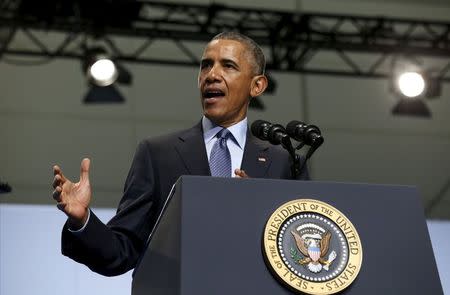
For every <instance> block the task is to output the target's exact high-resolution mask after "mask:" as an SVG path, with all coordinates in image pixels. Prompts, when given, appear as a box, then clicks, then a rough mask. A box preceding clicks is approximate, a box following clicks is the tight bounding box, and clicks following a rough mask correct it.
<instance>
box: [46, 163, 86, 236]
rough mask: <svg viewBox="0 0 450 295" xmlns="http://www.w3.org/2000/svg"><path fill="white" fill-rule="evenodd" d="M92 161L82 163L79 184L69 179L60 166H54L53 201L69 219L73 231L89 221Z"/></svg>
mask: <svg viewBox="0 0 450 295" xmlns="http://www.w3.org/2000/svg"><path fill="white" fill-rule="evenodd" d="M89 166H90V160H89V159H87V158H85V159H83V161H81V173H80V180H79V181H78V182H77V183H73V182H71V181H70V180H69V179H67V178H66V177H65V176H64V175H63V173H62V171H61V168H59V166H57V165H55V166H53V174H54V175H55V177H54V178H53V188H54V189H55V190H54V191H53V199H54V200H55V201H56V202H57V205H56V206H57V207H58V209H60V210H61V211H63V212H64V213H66V215H67V216H68V217H69V227H70V228H71V229H79V228H81V227H82V226H83V225H84V224H85V223H86V220H87V217H88V210H89V203H90V202H91V195H92V192H91V185H90V183H89Z"/></svg>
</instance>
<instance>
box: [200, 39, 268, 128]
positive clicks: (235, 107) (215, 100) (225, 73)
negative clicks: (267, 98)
mask: <svg viewBox="0 0 450 295" xmlns="http://www.w3.org/2000/svg"><path fill="white" fill-rule="evenodd" d="M246 50H247V49H246V47H245V45H243V44H241V43H240V42H238V41H234V40H213V41H211V42H210V43H208V45H207V46H206V48H205V51H204V52H203V56H202V61H201V64H200V72H199V75H198V87H199V89H200V97H201V102H202V107H203V114H204V115H205V116H206V117H207V118H208V119H210V120H211V121H213V122H214V123H216V124H218V125H221V126H223V127H228V126H231V125H233V124H235V123H237V122H239V121H241V120H242V119H244V118H245V116H246V114H247V108H248V103H249V98H250V96H256V95H254V92H255V89H253V88H255V86H256V87H257V85H256V84H258V83H257V80H258V77H261V76H256V75H255V74H254V69H253V64H252V60H249V58H251V55H250V54H249V53H247V52H246ZM264 89H265V87H264ZM262 91H264V90H262ZM262 91H261V93H262Z"/></svg>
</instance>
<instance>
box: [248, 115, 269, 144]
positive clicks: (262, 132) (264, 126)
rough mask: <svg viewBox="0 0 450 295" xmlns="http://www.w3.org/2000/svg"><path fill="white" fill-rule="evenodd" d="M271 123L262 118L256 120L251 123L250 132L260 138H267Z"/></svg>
mask: <svg viewBox="0 0 450 295" xmlns="http://www.w3.org/2000/svg"><path fill="white" fill-rule="evenodd" d="M270 126H272V124H271V123H269V122H267V121H264V120H256V121H254V122H253V123H252V126H251V127H250V130H251V131H252V134H253V135H254V136H256V137H257V138H259V139H261V140H268V131H269V128H270Z"/></svg>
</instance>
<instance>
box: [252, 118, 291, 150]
mask: <svg viewBox="0 0 450 295" xmlns="http://www.w3.org/2000/svg"><path fill="white" fill-rule="evenodd" d="M251 131H252V134H253V135H254V136H256V137H258V138H259V139H261V140H267V141H269V142H270V143H271V144H274V145H278V144H282V145H283V146H284V147H288V146H292V144H291V142H290V140H289V135H288V134H287V132H286V129H284V127H283V126H281V125H280V124H272V123H270V122H267V121H264V120H256V121H255V122H253V124H252V126H251Z"/></svg>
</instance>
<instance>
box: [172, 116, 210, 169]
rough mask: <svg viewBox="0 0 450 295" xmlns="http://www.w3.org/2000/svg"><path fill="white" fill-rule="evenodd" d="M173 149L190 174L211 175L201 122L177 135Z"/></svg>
mask: <svg viewBox="0 0 450 295" xmlns="http://www.w3.org/2000/svg"><path fill="white" fill-rule="evenodd" d="M178 139H179V140H178V142H177V143H176V145H175V149H176V150H177V152H178V154H179V155H180V157H181V159H182V161H183V163H184V165H185V166H186V169H187V170H188V171H189V173H190V174H192V175H211V172H210V170H209V164H208V159H207V156H206V148H205V142H204V139H203V132H202V125H201V122H200V123H198V124H197V125H195V126H194V127H192V128H191V129H188V130H187V131H186V132H185V133H184V134H182V135H181V136H179V138H178Z"/></svg>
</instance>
